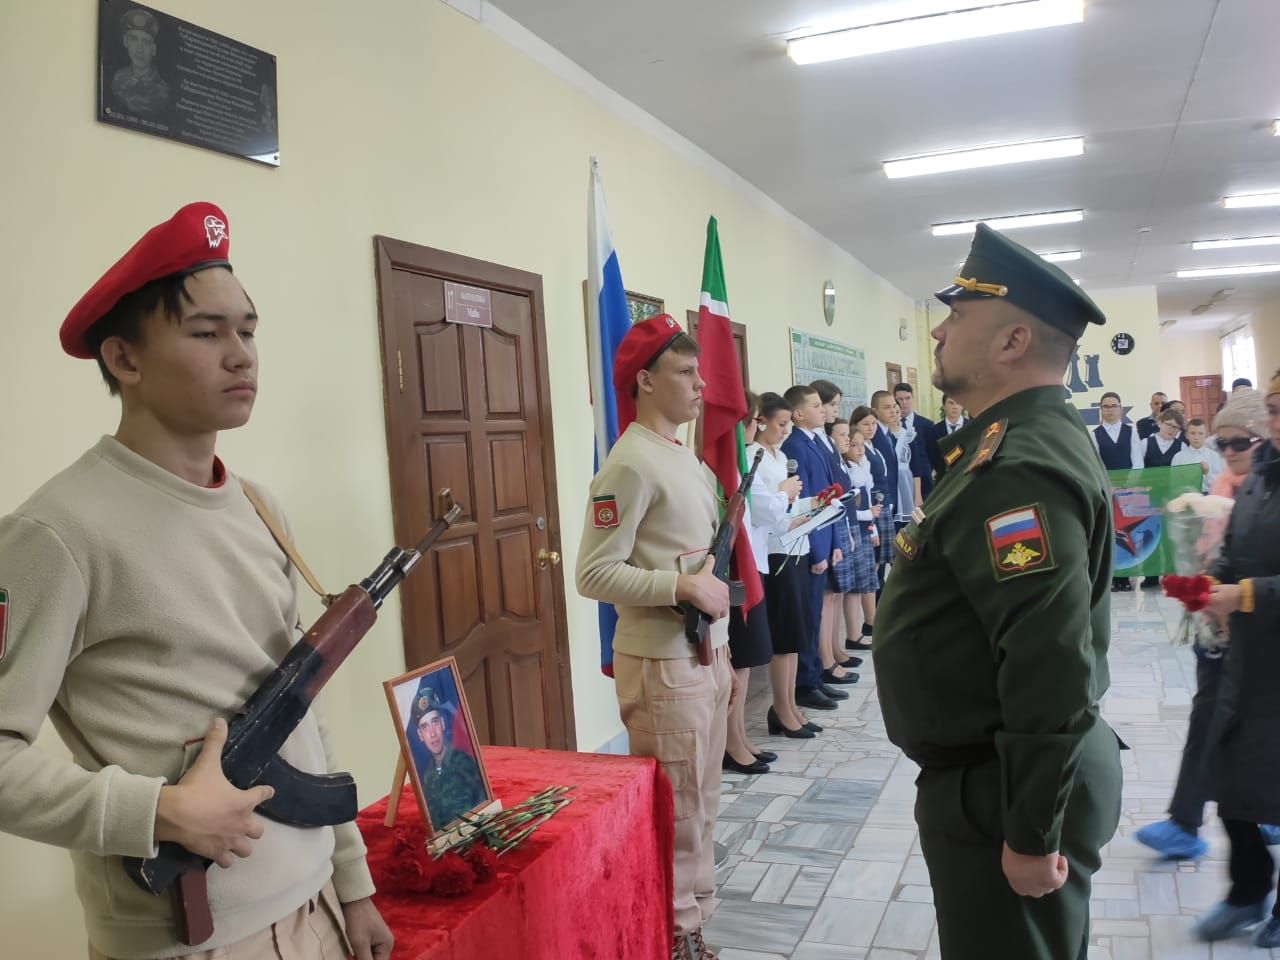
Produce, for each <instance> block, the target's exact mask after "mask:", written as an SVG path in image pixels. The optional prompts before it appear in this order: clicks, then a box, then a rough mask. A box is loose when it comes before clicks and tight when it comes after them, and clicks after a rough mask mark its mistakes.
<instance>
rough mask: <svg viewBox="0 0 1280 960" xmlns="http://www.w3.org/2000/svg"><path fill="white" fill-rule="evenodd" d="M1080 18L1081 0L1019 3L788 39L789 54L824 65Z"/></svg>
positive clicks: (1046, 0)
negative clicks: (849, 58) (874, 54)
mask: <svg viewBox="0 0 1280 960" xmlns="http://www.w3.org/2000/svg"><path fill="white" fill-rule="evenodd" d="M1083 20H1084V0H1019V2H1016V3H997V4H990V5H986V6H974V7H970V8H968V9H958V10H953V11H950V12H947V13H938V14H933V15H932V16H927V17H912V18H909V19H905V20H893V21H890V22H887V23H872V24H868V25H867V26H862V27H852V28H850V29H848V30H837V31H834V32H832V33H820V34H817V35H815V36H811V37H798V38H797V39H795V40H788V41H787V55H788V56H789V57H791V59H792V60H794V61H795V62H796V63H798V64H802V65H803V64H810V63H822V62H824V61H827V60H841V59H844V58H846V57H859V56H862V55H864V54H868V53H883V52H884V51H886V50H902V49H905V48H907V47H923V46H928V45H929V44H934V43H946V42H948V41H950V40H969V39H972V38H974V37H990V36H994V35H995V34H999V33H1015V32H1017V31H1020V30H1037V29H1039V28H1041V27H1057V26H1062V25H1063V24H1068V23H1081V22H1082V21H1083Z"/></svg>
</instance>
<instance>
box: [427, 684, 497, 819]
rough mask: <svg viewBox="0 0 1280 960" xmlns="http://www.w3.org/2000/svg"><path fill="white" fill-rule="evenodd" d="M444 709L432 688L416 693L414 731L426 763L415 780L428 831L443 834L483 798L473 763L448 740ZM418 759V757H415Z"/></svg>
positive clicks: (476, 770)
mask: <svg viewBox="0 0 1280 960" xmlns="http://www.w3.org/2000/svg"><path fill="white" fill-rule="evenodd" d="M445 711H446V708H445V707H444V705H443V704H442V703H441V702H440V696H439V694H438V693H436V691H435V689H434V688H432V687H427V688H425V689H422V690H420V691H419V692H418V696H417V699H416V700H415V701H414V705H413V716H414V717H416V718H417V719H416V722H415V723H414V730H415V732H416V733H417V736H418V742H419V743H421V744H422V745H423V746H424V747H425V748H426V755H425V756H426V760H425V762H423V763H420V764H419V766H418V778H419V779H420V780H421V781H422V792H423V794H424V795H425V796H426V798H427V811H428V812H429V813H430V814H431V827H432V829H434V830H443V829H444V828H445V827H446V826H448V824H449V823H450V822H451V821H452V820H453V819H454V818H456V817H457V816H459V815H460V814H463V813H466V812H467V811H468V810H471V809H474V808H475V807H477V806H479V805H480V804H481V803H483V802H484V801H485V799H486V797H487V793H486V791H485V787H484V778H483V777H482V776H480V767H479V766H478V765H477V764H476V762H475V760H474V759H473V758H472V757H471V756H469V755H468V754H466V753H463V752H462V751H461V750H455V749H454V747H453V743H452V742H451V741H450V739H449V734H450V730H449V726H450V725H449V723H448V722H447V720H446V717H445ZM419 756H422V755H421V754H419Z"/></svg>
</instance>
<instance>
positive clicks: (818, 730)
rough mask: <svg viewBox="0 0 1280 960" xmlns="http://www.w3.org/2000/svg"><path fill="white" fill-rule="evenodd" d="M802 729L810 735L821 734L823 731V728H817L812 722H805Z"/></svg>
mask: <svg viewBox="0 0 1280 960" xmlns="http://www.w3.org/2000/svg"><path fill="white" fill-rule="evenodd" d="M804 728H805V729H806V730H808V731H809V732H810V733H821V732H822V731H823V729H824V728H823V727H820V726H818V725H817V724H816V723H814V722H813V721H812V720H806V721H805V724H804Z"/></svg>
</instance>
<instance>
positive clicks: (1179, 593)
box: [1164, 574, 1213, 613]
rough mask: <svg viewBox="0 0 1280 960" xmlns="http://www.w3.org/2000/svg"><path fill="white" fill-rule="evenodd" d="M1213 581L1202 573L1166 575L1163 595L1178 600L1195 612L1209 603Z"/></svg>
mask: <svg viewBox="0 0 1280 960" xmlns="http://www.w3.org/2000/svg"><path fill="white" fill-rule="evenodd" d="M1212 590H1213V581H1212V580H1210V579H1209V578H1208V577H1206V576H1204V575H1203V574H1201V575H1199V576H1195V577H1178V576H1167V577H1165V578H1164V592H1165V596H1168V597H1172V598H1173V599H1174V600H1177V601H1179V602H1180V603H1181V604H1182V605H1183V606H1184V607H1186V609H1187V610H1188V611H1189V612H1190V613H1197V612H1198V611H1200V610H1203V609H1204V608H1205V607H1207V606H1208V605H1209V596H1210V592H1211V591H1212Z"/></svg>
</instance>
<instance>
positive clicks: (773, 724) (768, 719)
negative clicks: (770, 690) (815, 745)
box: [765, 707, 813, 740]
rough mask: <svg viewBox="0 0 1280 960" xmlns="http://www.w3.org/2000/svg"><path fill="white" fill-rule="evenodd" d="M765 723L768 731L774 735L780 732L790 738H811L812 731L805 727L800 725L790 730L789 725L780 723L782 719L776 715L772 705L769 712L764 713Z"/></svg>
mask: <svg viewBox="0 0 1280 960" xmlns="http://www.w3.org/2000/svg"><path fill="white" fill-rule="evenodd" d="M765 723H766V724H768V727H769V733H770V734H771V735H773V736H775V737H776V736H778V735H779V734H781V735H782V736H784V737H789V738H790V739H792V740H812V739H813V731H812V730H809V729H807V728H806V727H800V728H798V729H796V730H792V729H791V728H790V727H784V726H783V725H782V720H781V719H780V718H779V717H778V712H777V711H776V710H774V709H773V707H770V708H769V712H768V713H767V714H765Z"/></svg>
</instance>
